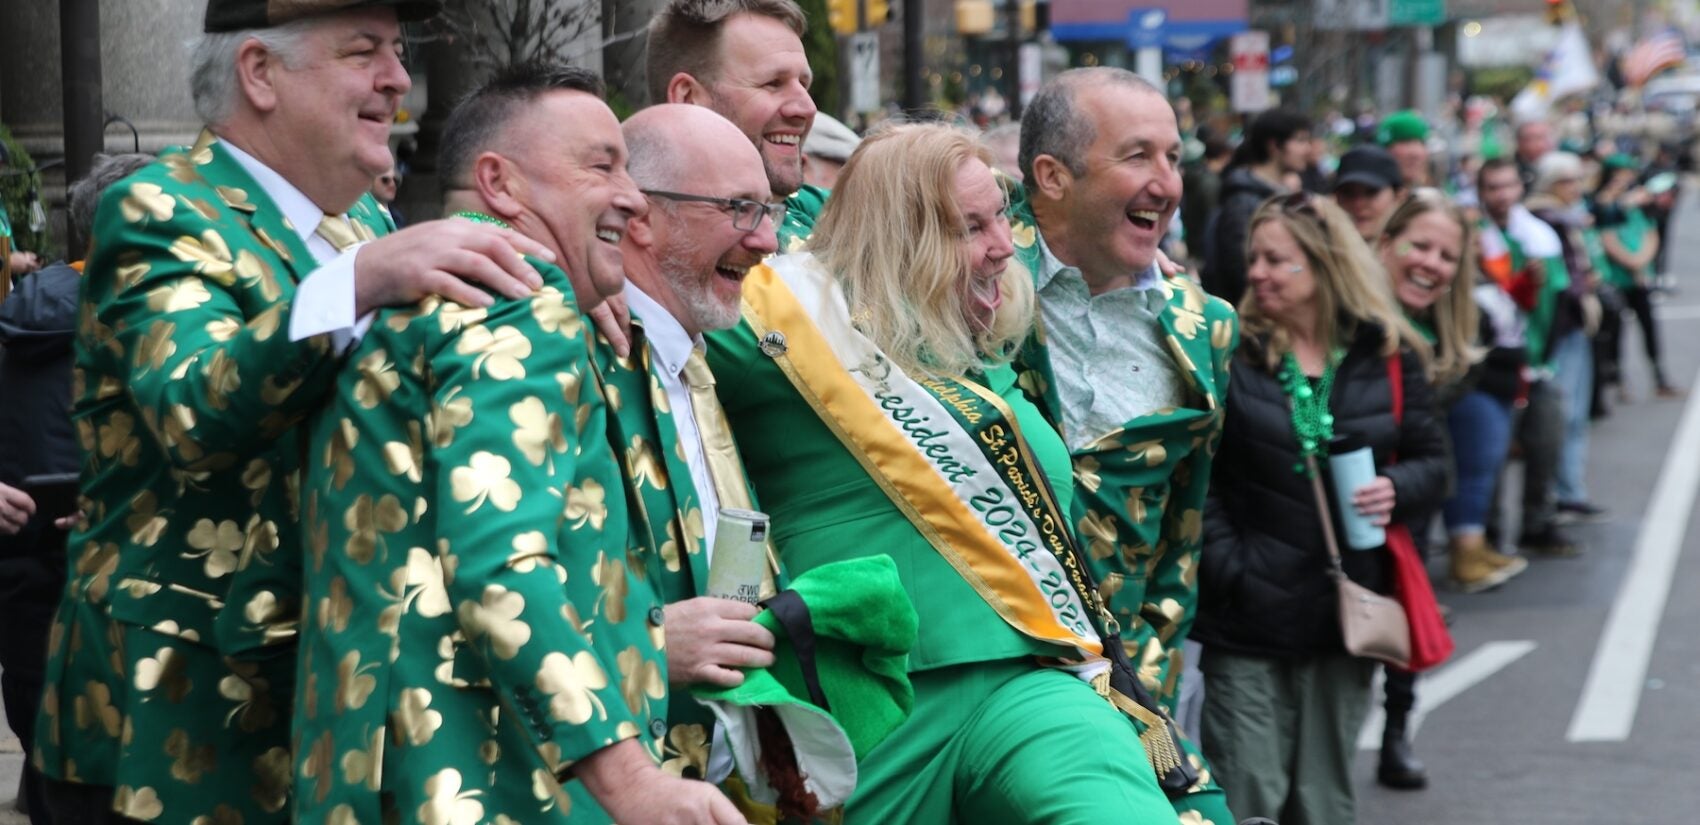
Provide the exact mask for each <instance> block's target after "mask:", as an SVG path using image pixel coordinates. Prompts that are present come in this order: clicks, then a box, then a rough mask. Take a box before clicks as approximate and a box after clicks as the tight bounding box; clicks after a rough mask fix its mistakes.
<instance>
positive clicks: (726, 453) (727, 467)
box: [598, 104, 785, 800]
mask: <svg viewBox="0 0 1700 825" xmlns="http://www.w3.org/2000/svg"><path fill="white" fill-rule="evenodd" d="M623 132H624V135H625V139H626V144H627V146H628V147H629V150H630V152H631V162H630V171H631V175H632V178H633V179H634V180H635V181H637V184H638V187H639V188H640V190H641V191H642V192H643V194H644V195H645V196H646V197H647V198H648V200H649V210H648V212H647V214H644V215H640V216H638V217H635V218H633V219H632V220H631V222H630V226H629V228H628V229H627V232H626V235H625V237H624V239H623V240H622V242H621V253H622V254H623V256H624V259H625V268H626V278H627V281H626V288H625V296H626V301H627V304H628V305H629V306H630V308H631V313H632V324H633V332H632V354H631V356H630V357H627V358H616V357H614V356H613V354H612V353H611V352H609V347H607V346H606V342H604V343H603V345H602V346H599V350H600V351H599V353H598V369H599V371H600V372H601V373H602V376H603V378H604V380H605V381H606V383H607V385H608V387H609V393H610V396H611V397H615V398H618V399H620V401H619V404H618V405H616V406H617V410H616V415H615V420H613V421H611V422H610V425H609V426H610V431H611V437H612V438H613V440H614V442H615V445H616V447H617V451H618V452H619V453H620V454H621V455H622V456H624V459H625V464H626V466H625V469H626V474H627V484H628V485H629V486H630V487H631V488H632V489H631V495H633V496H635V497H637V498H639V499H640V500H642V501H643V502H644V505H645V506H644V508H643V509H644V511H645V513H646V514H647V516H648V518H649V528H650V529H649V533H650V535H651V536H652V537H655V544H657V545H659V546H658V547H657V548H656V549H657V552H656V553H654V554H652V555H651V557H650V559H651V561H650V565H649V576H650V580H651V582H652V583H653V584H654V585H655V586H656V587H657V588H658V589H659V590H660V596H661V600H662V601H663V602H665V603H666V605H667V606H666V609H665V611H664V613H663V615H662V616H655V617H652V618H651V621H652V622H654V623H655V624H657V625H661V626H664V627H665V628H666V633H667V649H666V653H667V680H668V682H669V684H670V686H671V687H672V688H673V689H674V690H681V689H686V688H688V686H691V685H707V686H726V687H730V686H735V685H738V684H740V683H741V682H742V681H743V675H742V674H741V673H740V672H739V670H738V668H747V667H765V666H767V665H770V664H772V663H773V653H772V651H773V646H774V638H773V634H771V633H769V632H768V631H767V630H765V629H763V628H762V627H761V626H760V625H758V624H756V623H754V622H752V621H750V619H751V618H752V617H754V616H755V615H756V612H757V609H756V608H755V606H753V605H749V604H746V603H744V602H741V601H734V600H731V599H722V598H713V597H708V596H706V595H705V592H706V588H707V584H708V564H709V556H710V552H709V550H710V548H712V547H713V546H714V539H715V533H716V526H717V522H718V517H719V513H720V510H721V509H722V508H748V507H750V506H751V503H750V495H749V489H748V485H747V482H746V480H745V478H744V475H743V463H742V461H740V460H739V459H738V456H737V453H736V448H735V447H734V446H732V442H731V439H730V431H729V430H727V429H726V425H725V419H724V415H723V414H722V412H721V410H720V403H719V401H718V400H717V399H716V398H715V396H714V392H713V378H712V376H710V374H709V372H708V366H707V363H706V361H704V360H703V349H704V343H703V334H704V333H706V332H712V331H714V330H719V329H727V328H729V327H732V326H734V325H736V324H737V323H738V319H739V317H740V305H741V297H742V296H741V293H742V289H743V279H744V275H745V273H747V272H748V271H749V269H750V268H751V267H753V266H755V265H756V264H758V263H760V262H761V260H762V259H763V258H764V257H766V256H767V255H769V254H772V253H773V251H774V250H775V248H776V247H777V245H778V241H777V239H776V236H775V231H776V228H777V225H778V221H779V220H780V219H781V218H782V217H783V215H784V211H785V207H784V204H779V203H769V201H770V200H771V199H772V191H771V189H770V188H769V184H768V176H767V175H766V173H765V172H764V171H763V169H762V159H761V155H760V154H759V153H758V152H757V151H756V149H755V147H753V146H751V145H750V144H749V142H748V141H744V140H741V139H740V137H739V132H738V128H737V127H736V126H734V125H733V124H732V123H731V122H730V121H728V120H726V119H725V118H724V117H721V116H720V115H718V114H716V113H714V112H712V111H710V110H709V109H707V108H704V107H700V106H687V105H680V104H662V105H660V106H652V107H650V108H648V109H644V110H643V111H641V112H638V113H637V114H635V115H633V116H632V117H631V118H630V119H629V120H627V121H626V123H625V125H624V127H623ZM717 451H718V452H717ZM681 465H682V466H681ZM770 559H771V556H770ZM776 573H777V571H776V570H774V569H773V568H771V567H770V568H769V569H768V574H767V576H765V577H764V579H765V580H764V582H763V587H762V590H763V591H764V592H763V594H762V595H763V597H764V598H765V597H767V596H769V595H772V593H773V591H774V589H775V588H776V587H777V586H779V585H781V584H782V583H783V582H782V581H781V580H780V579H779V577H778V576H777V575H776ZM656 619H660V620H661V621H656ZM667 726H668V731H667V735H666V737H665V742H664V743H663V747H664V750H663V756H662V758H663V760H664V765H663V767H664V768H665V769H666V770H668V771H669V772H671V773H675V774H679V775H683V776H686V777H689V778H698V779H706V780H708V781H711V782H716V783H719V782H723V781H725V780H726V779H727V777H728V776H729V775H730V774H731V772H732V768H733V765H732V756H731V753H730V748H728V747H727V746H726V745H725V742H724V739H723V738H722V737H718V736H716V735H715V727H714V718H713V716H712V715H710V714H709V712H708V711H707V710H706V709H705V708H704V707H703V706H701V705H698V704H696V703H694V702H690V701H675V702H672V703H670V704H669V707H668V718H667ZM729 793H731V795H732V796H733V798H734V799H735V800H736V799H738V798H739V796H740V795H739V794H738V793H736V792H732V791H730V790H729Z"/></svg>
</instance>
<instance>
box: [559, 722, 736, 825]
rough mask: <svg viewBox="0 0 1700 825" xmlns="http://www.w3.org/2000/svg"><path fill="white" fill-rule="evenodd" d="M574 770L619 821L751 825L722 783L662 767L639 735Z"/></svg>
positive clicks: (653, 824)
mask: <svg viewBox="0 0 1700 825" xmlns="http://www.w3.org/2000/svg"><path fill="white" fill-rule="evenodd" d="M573 773H574V775H576V776H577V777H578V779H579V781H580V782H583V783H584V788H585V790H587V791H590V795H591V796H593V797H596V801H597V802H598V803H600V804H601V805H602V808H603V809H604V810H606V811H607V812H608V814H609V816H611V817H612V818H613V820H614V821H615V822H633V823H636V822H642V823H645V825H747V822H746V820H745V819H744V817H743V815H741V814H739V813H738V809H737V808H736V807H735V806H733V805H732V802H731V800H729V799H727V798H726V795H725V794H722V793H721V792H720V789H719V788H716V787H714V786H713V785H710V784H708V783H707V782H699V781H697V780H695V779H681V778H679V777H677V776H674V775H672V774H670V773H666V772H665V771H662V770H661V768H659V767H657V766H656V764H655V762H654V760H652V759H650V758H649V755H648V754H646V753H644V751H643V745H641V744H638V741H637V740H636V739H627V740H625V741H623V742H618V743H616V744H613V745H609V746H608V747H606V748H603V749H601V750H599V751H597V752H595V753H593V754H591V755H590V756H587V757H585V758H584V759H582V760H580V761H579V763H578V764H576V765H574V766H573Z"/></svg>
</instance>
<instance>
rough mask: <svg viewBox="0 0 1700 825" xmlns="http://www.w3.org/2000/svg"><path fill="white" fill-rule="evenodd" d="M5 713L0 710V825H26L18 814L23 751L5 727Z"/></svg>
mask: <svg viewBox="0 0 1700 825" xmlns="http://www.w3.org/2000/svg"><path fill="white" fill-rule="evenodd" d="M5 721H6V711H5V710H4V709H3V708H0V825H28V823H29V819H28V818H27V817H25V816H24V815H23V814H20V813H18V809H17V807H16V805H17V799H16V797H17V795H18V774H19V773H20V772H22V771H23V769H24V750H23V747H22V746H20V745H19V744H18V737H16V736H13V735H12V729H11V728H10V727H7V726H6V724H5Z"/></svg>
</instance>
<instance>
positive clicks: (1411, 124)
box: [1375, 109, 1428, 146]
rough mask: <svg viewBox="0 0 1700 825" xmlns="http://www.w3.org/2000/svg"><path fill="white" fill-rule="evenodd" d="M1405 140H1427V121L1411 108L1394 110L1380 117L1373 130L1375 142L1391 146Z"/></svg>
mask: <svg viewBox="0 0 1700 825" xmlns="http://www.w3.org/2000/svg"><path fill="white" fill-rule="evenodd" d="M1407 140H1428V121H1426V120H1423V116H1422V115H1420V114H1417V112H1416V111H1415V110H1413V109H1405V110H1404V111H1400V112H1394V113H1393V114H1390V115H1388V116H1387V117H1384V118H1382V119H1381V126H1380V127H1379V128H1377V129H1376V130H1375V142H1376V143H1379V144H1381V145H1382V146H1391V145H1393V144H1395V143H1403V142H1405V141H1407Z"/></svg>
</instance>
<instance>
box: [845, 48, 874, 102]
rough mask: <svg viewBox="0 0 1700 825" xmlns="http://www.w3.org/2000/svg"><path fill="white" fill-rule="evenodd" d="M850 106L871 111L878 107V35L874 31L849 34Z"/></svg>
mask: <svg viewBox="0 0 1700 825" xmlns="http://www.w3.org/2000/svg"><path fill="white" fill-rule="evenodd" d="M848 40H849V43H850V108H851V109H852V110H854V111H857V112H872V111H875V110H877V109H879V107H880V36H879V35H878V34H877V33H875V32H858V33H856V34H853V35H850V37H849V38H848Z"/></svg>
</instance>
